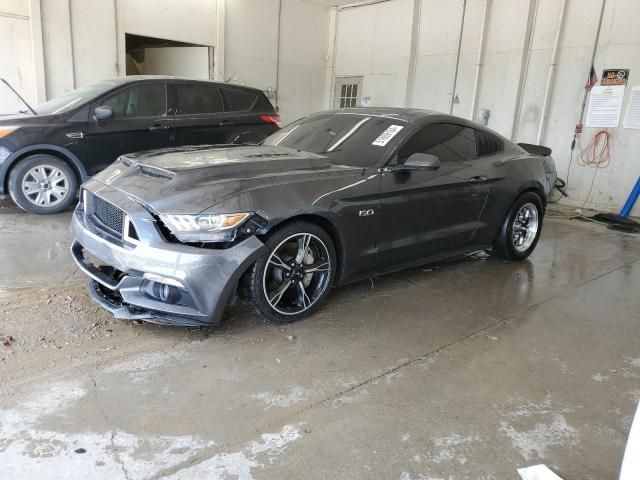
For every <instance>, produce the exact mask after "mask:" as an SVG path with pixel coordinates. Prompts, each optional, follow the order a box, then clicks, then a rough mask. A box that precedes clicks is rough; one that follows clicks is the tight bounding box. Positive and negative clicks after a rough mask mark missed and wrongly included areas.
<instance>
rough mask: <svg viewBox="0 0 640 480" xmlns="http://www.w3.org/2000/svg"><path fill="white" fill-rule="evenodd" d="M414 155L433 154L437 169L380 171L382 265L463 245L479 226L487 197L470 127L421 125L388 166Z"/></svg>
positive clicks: (484, 178)
mask: <svg viewBox="0 0 640 480" xmlns="http://www.w3.org/2000/svg"><path fill="white" fill-rule="evenodd" d="M413 153H425V154H430V155H434V156H436V157H437V158H438V159H439V165H440V166H439V167H438V168H437V170H413V171H403V170H401V169H400V170H391V169H390V168H385V169H383V172H382V175H381V177H380V182H381V188H380V190H381V209H382V222H383V224H384V228H383V229H381V231H380V241H379V244H378V246H379V250H378V251H379V254H380V258H381V259H382V261H383V262H384V263H395V262H402V261H404V260H410V259H413V258H416V257H420V256H425V255H430V254H436V253H438V252H444V251H446V250H455V249H458V248H462V247H464V246H465V245H466V244H467V243H468V242H469V241H470V240H471V238H472V236H473V234H474V232H475V230H476V229H477V228H478V226H479V218H480V215H481V213H482V209H483V207H484V204H485V202H486V200H487V195H488V189H489V187H488V183H487V182H486V180H487V172H486V169H485V168H483V167H482V166H480V165H478V164H477V163H476V162H475V157H476V146H475V135H474V131H473V129H471V128H468V127H466V126H463V125H455V124H452V123H435V124H428V125H425V126H423V127H421V128H420V129H419V130H418V131H416V132H415V133H414V134H413V135H412V136H411V137H409V139H408V140H407V141H406V142H405V143H404V144H403V145H402V146H401V147H400V149H399V151H398V153H397V155H396V156H395V157H394V158H393V159H392V161H391V164H390V166H393V165H402V164H403V163H404V162H405V161H406V160H407V158H409V156H411V154H413Z"/></svg>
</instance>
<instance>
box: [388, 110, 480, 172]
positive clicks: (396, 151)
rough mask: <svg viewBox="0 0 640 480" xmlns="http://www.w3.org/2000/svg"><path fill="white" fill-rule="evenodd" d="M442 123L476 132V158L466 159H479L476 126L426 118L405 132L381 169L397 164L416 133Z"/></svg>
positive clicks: (470, 160)
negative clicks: (400, 154)
mask: <svg viewBox="0 0 640 480" xmlns="http://www.w3.org/2000/svg"><path fill="white" fill-rule="evenodd" d="M442 124H445V125H454V126H458V127H462V128H468V129H469V130H471V131H473V132H474V142H475V145H476V149H475V155H476V158H474V159H469V160H465V161H467V162H473V161H475V160H477V158H478V156H477V155H478V154H477V149H478V143H477V140H476V136H475V130H476V129H475V128H474V127H472V126H470V125H466V124H464V123H461V122H449V121H447V120H442V119H440V120H431V119H427V120H424V121H422V122H420V123H417V124H415V125H414V126H413V128H412V129H410V130H409V131H407V132H405V134H404V135H405V136H404V138H403V139H402V141H401V142H400V143H398V145H397V146H396V147H395V148H394V149H393V151H391V152H390V154H389V157H388V158H387V159H386V160H385V162H384V163H383V165H382V167H381V170H385V169H387V168H388V167H390V166H392V165H395V164H396V162H397V161H398V159H399V153H400V150H401V149H402V148H403V147H404V146H405V145H406V144H407V142H409V140H411V139H412V138H413V136H414V135H415V134H417V133H418V132H420V131H421V130H422V129H424V128H427V127H431V126H434V125H442ZM446 163H450V162H446ZM446 163H444V164H446ZM461 163H462V162H461Z"/></svg>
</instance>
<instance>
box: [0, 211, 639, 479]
mask: <svg viewBox="0 0 640 480" xmlns="http://www.w3.org/2000/svg"><path fill="white" fill-rule="evenodd" d="M68 220H69V214H68V213H65V214H61V215H57V216H51V217H33V216H28V215H26V214H24V213H22V212H19V211H18V210H16V209H15V208H13V207H11V205H10V204H9V203H6V202H5V203H2V204H0V245H1V247H0V271H1V272H2V275H0V282H1V283H0V336H5V338H6V336H7V335H11V336H13V337H14V340H13V341H12V342H9V346H3V345H0V478H11V479H31V478H39V479H44V478H47V479H48V478H64V479H76V478H77V479H93V478H95V479H103V478H109V479H118V478H123V479H159V478H171V479H185V480H186V479H218V478H220V479H223V478H238V479H243V480H247V479H263V478H264V479H299V478H305V479H306V478H314V479H315V478H318V479H325V478H331V479H337V478H348V479H360V478H362V479H398V480H416V479H422V480H428V479H431V480H436V479H446V480H451V479H469V480H471V479H473V480H479V479H485V480H489V479H500V480H502V479H517V478H519V477H518V475H517V473H516V468H519V467H523V466H528V465H533V464H536V463H546V464H547V465H549V466H550V467H551V468H552V469H553V470H554V471H556V472H557V473H558V474H559V475H560V476H561V477H563V478H564V479H565V480H570V479H585V480H587V479H591V480H596V479H597V480H602V479H615V478H617V473H618V470H619V466H620V461H621V458H622V454H623V450H624V445H625V441H626V436H627V434H628V431H629V428H630V425H631V420H632V418H633V414H634V412H635V408H636V405H637V402H638V397H639V396H640V295H638V290H639V288H638V286H639V285H640V238H638V237H637V236H632V235H629V234H624V233H616V232H612V231H609V230H606V229H604V228H603V227H602V226H600V225H594V224H586V223H582V222H578V221H572V220H567V219H558V218H547V220H546V224H545V227H544V231H543V237H542V240H541V242H540V244H539V246H538V248H537V250H536V251H535V253H534V254H533V255H532V256H531V258H530V259H529V260H527V261H525V262H520V263H506V262H502V261H498V260H495V259H492V258H487V257H486V256H485V255H477V256H474V257H471V258H467V259H464V260H459V261H456V262H451V263H448V264H442V265H439V266H437V267H425V268H419V269H415V270H411V271H408V272H403V273H399V274H393V275H389V276H385V277H380V278H375V279H372V280H371V281H365V282H360V283H357V284H355V285H351V286H347V287H343V288H338V289H335V290H334V291H333V292H332V295H331V296H330V298H329V300H328V302H327V304H326V305H325V307H324V308H323V309H322V310H321V312H319V313H318V314H317V315H315V316H314V317H312V318H310V319H308V320H305V321H303V322H300V323H297V324H294V325H290V326H286V327H281V326H277V325H272V324H269V323H265V322H263V321H262V320H261V319H259V318H257V317H255V316H254V315H253V314H251V313H250V312H248V311H247V310H246V309H245V308H244V307H243V306H242V305H239V306H236V307H231V308H228V309H227V315H226V317H225V320H224V322H223V324H222V325H221V326H220V327H218V328H211V329H200V330H183V329H174V328H167V327H159V326H154V325H147V324H136V323H126V322H120V321H116V320H113V319H112V318H111V317H110V316H109V315H108V314H107V313H105V312H103V311H102V310H100V309H99V308H98V307H96V306H95V305H93V304H92V303H91V302H90V300H89V298H88V296H87V294H86V292H85V290H84V278H83V277H82V276H80V275H79V274H78V273H77V272H76V271H75V269H74V267H73V265H72V262H71V260H70V258H69V257H68V254H67V248H68V245H69V241H70V236H69V233H68V230H67V223H68Z"/></svg>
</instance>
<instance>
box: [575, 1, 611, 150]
mask: <svg viewBox="0 0 640 480" xmlns="http://www.w3.org/2000/svg"><path fill="white" fill-rule="evenodd" d="M606 4H607V0H602V7H601V8H600V20H598V30H597V31H596V41H595V42H594V44H593V52H592V53H591V62H590V63H589V76H591V68H595V67H594V65H593V62H594V61H595V59H596V52H597V50H598V41H599V40H600V30H601V28H602V18H603V17H604V7H605V5H606ZM589 90H591V89H586V88H585V90H584V97H583V99H582V109H581V110H580V118H578V125H582V119H583V118H584V111H585V109H586V107H587V95H589ZM577 134H578V132H577V131H576V133H575V134H574V137H573V144H572V145H571V150H573V149H574V148H575V146H576V145H575V143H576V137H575V135H577Z"/></svg>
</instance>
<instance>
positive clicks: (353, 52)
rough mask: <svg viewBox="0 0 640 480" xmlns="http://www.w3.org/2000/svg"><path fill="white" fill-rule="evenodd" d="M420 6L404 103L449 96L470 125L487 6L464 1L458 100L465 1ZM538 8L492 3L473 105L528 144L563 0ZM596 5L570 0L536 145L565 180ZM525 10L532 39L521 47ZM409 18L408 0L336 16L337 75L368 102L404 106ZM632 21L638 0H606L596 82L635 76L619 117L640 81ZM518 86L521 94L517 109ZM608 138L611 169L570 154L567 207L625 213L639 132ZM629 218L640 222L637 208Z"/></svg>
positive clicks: (586, 136)
mask: <svg viewBox="0 0 640 480" xmlns="http://www.w3.org/2000/svg"><path fill="white" fill-rule="evenodd" d="M416 1H418V2H421V4H420V11H421V14H420V21H419V22H418V23H419V36H418V42H417V46H416V58H415V65H416V67H415V83H414V88H413V95H412V100H411V105H410V106H414V107H419V108H427V109H434V110H438V111H444V112H449V108H450V105H451V100H452V97H453V96H454V95H457V98H456V100H457V103H454V105H453V113H454V114H456V115H460V116H462V117H467V118H469V117H470V111H471V102H472V94H473V83H474V74H475V68H476V63H477V52H478V46H479V40H480V31H481V26H482V25H481V24H482V10H483V0H467V2H466V13H465V16H464V29H463V35H462V44H461V51H460V63H459V73H458V79H457V88H456V92H455V93H454V92H453V90H452V89H453V80H454V73H455V66H456V60H457V54H458V42H459V39H460V29H461V19H462V10H463V3H464V1H463V0H448V1H446V2H443V1H441V0H416ZM535 2H536V0H491V1H490V6H489V10H488V18H487V28H486V37H485V54H484V57H483V61H482V67H481V74H480V84H479V91H478V102H477V107H478V108H479V109H488V110H490V112H491V116H490V119H489V127H491V128H493V129H495V130H497V131H499V132H500V133H502V134H503V135H505V136H507V137H513V138H514V139H515V140H516V141H524V142H535V140H536V136H537V130H538V122H539V119H540V115H541V110H542V100H543V96H544V89H545V84H546V81H547V73H548V70H549V63H550V61H551V54H552V47H553V40H554V36H555V33H556V28H557V27H558V14H559V10H560V1H559V0H538V4H537V9H536V8H535V7H536V3H535ZM601 5H602V3H601V0H568V2H567V11H566V16H565V21H564V24H563V30H562V35H561V37H560V50H559V56H558V65H557V69H556V76H555V80H554V82H553V84H552V91H551V99H550V107H549V111H548V121H547V123H546V127H545V129H544V135H543V140H542V143H543V144H545V145H548V146H550V147H551V148H552V149H553V151H554V158H555V159H556V163H557V166H558V172H559V174H560V176H561V177H563V178H566V175H567V169H568V165H569V159H570V145H571V140H572V138H573V131H574V127H575V124H576V122H577V121H578V116H579V113H580V108H581V104H582V98H583V94H584V84H585V81H586V79H587V74H588V71H589V67H590V65H589V60H590V55H591V50H592V47H593V41H594V38H595V32H596V28H597V22H598V17H599V13H600V6H601ZM530 12H531V14H532V16H531V19H532V21H531V40H530V49H527V48H526V47H527V25H528V20H529V14H530ZM412 17H413V0H389V1H387V2H384V3H378V4H373V5H366V6H360V7H355V8H348V9H338V11H337V20H336V22H337V25H338V26H337V37H336V38H337V44H336V46H335V50H336V63H335V70H336V76H352V75H353V76H358V75H362V76H363V77H364V82H363V92H362V94H363V95H365V96H371V97H372V105H388V106H405V93H406V78H407V71H408V66H409V56H410V52H411V41H410V37H411V29H412ZM638 18H640V2H638V1H637V0H608V2H607V7H606V10H605V15H604V19H603V24H602V33H601V37H600V42H599V48H598V54H597V56H596V60H595V67H596V71H597V73H598V77H600V76H601V73H602V69H604V68H630V69H631V74H630V84H629V86H628V87H627V92H626V97H627V98H626V99H625V107H624V108H623V115H624V111H625V109H626V103H627V100H628V96H629V94H630V91H631V86H632V85H638V84H640V29H638V28H637V26H636V25H635V22H636V21H637V19H638ZM527 58H528V64H527ZM521 82H522V83H523V85H524V88H523V94H522V96H521V102H520V104H518V85H519V84H520V83H521ZM329 105H330V102H326V106H329ZM621 125H622V122H621ZM609 131H610V134H611V138H612V144H611V154H612V157H611V158H612V160H611V165H610V166H609V167H608V168H604V169H598V170H597V171H596V170H595V169H593V168H591V167H587V166H580V165H578V164H577V163H576V161H575V155H574V160H573V162H572V167H571V177H570V183H569V194H570V198H569V199H568V200H563V201H564V202H566V203H569V204H571V205H575V206H578V207H580V206H582V205H584V206H586V207H589V208H597V209H601V210H609V211H618V210H619V209H620V208H621V206H622V204H623V203H624V201H625V200H626V198H627V195H628V194H629V191H630V190H631V188H632V186H633V184H634V182H635V180H636V178H637V177H638V175H639V174H640V162H639V161H638V159H637V156H638V152H640V131H638V130H628V129H623V128H617V129H610V130H609ZM593 134H594V130H593V129H585V130H584V133H583V134H582V135H581V136H580V141H581V144H582V146H583V147H586V146H587V144H588V143H589V141H590V140H591V138H592V136H593ZM578 148H579V147H577V148H576V153H578ZM594 174H595V176H594ZM592 182H593V188H591V185H592ZM590 190H591V192H590ZM633 214H635V215H640V205H638V206H636V207H635V209H634V211H633Z"/></svg>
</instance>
